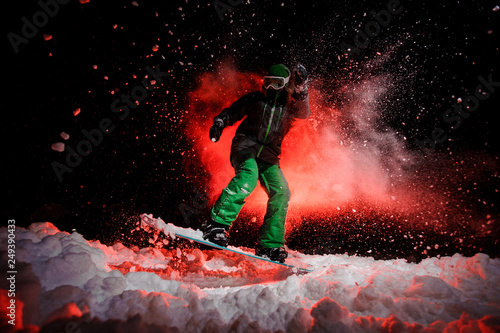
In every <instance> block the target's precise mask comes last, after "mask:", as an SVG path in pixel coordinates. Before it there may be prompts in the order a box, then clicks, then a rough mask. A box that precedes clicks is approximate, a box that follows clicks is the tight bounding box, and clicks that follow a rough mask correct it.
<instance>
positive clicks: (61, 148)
mask: <svg viewBox="0 0 500 333" xmlns="http://www.w3.org/2000/svg"><path fill="white" fill-rule="evenodd" d="M64 147H65V145H64V143H63V142H56V143H53V144H52V145H51V146H50V148H52V150H55V151H58V152H60V153H62V152H63V151H64Z"/></svg>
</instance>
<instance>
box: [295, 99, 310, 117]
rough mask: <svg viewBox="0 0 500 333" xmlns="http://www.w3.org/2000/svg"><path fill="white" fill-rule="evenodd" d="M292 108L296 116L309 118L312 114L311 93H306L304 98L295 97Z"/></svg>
mask: <svg viewBox="0 0 500 333" xmlns="http://www.w3.org/2000/svg"><path fill="white" fill-rule="evenodd" d="M292 98H293V95H292ZM291 110H292V115H293V117H294V118H299V119H306V118H308V117H309V116H310V115H311V109H310V108H309V94H307V93H306V94H305V96H304V97H302V98H297V99H295V98H294V99H293V100H292V102H291Z"/></svg>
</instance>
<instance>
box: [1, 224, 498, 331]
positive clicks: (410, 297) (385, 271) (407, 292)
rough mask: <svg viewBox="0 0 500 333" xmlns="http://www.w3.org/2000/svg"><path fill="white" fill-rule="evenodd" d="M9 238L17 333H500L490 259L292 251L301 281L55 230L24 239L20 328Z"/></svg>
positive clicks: (20, 236)
mask: <svg viewBox="0 0 500 333" xmlns="http://www.w3.org/2000/svg"><path fill="white" fill-rule="evenodd" d="M166 229H169V227H166ZM165 231H166V232H167V233H168V230H165ZM171 231H172V230H171ZM7 236H8V232H7V228H2V229H0V244H1V247H0V249H1V250H2V265H3V266H2V267H3V268H2V274H3V276H2V279H1V281H2V282H1V283H2V284H1V285H0V286H1V287H2V289H4V290H2V292H1V294H0V300H1V302H0V303H2V307H1V310H0V312H1V313H2V320H3V321H2V327H4V328H5V327H8V329H9V330H10V331H12V332H14V331H15V329H22V328H23V327H24V329H25V331H30V330H29V328H31V331H33V332H37V331H38V329H41V330H42V331H44V332H45V331H47V332H50V331H52V332H67V331H68V329H70V330H69V331H70V332H77V331H78V332H94V333H95V332H104V331H106V332H108V331H110V332H111V331H114V332H170V331H172V332H276V331H281V332H500V259H492V258H490V257H488V256H487V255H485V254H480V253H478V254H476V255H475V256H473V257H470V258H467V257H463V256H461V255H459V254H456V255H454V256H452V257H442V258H439V259H438V258H430V259H426V260H423V261H422V262H420V263H418V264H415V263H407V262H406V261H405V260H374V259H373V258H370V257H357V256H348V255H323V256H321V255H303V254H300V253H297V252H293V251H292V253H291V254H292V255H293V256H295V257H300V258H301V260H302V261H304V262H307V263H310V264H312V265H314V266H315V267H316V269H315V271H314V272H312V273H309V274H302V275H296V274H293V272H291V271H290V270H288V269H287V268H285V267H282V266H279V265H275V264H272V263H266V262H263V261H260V260H255V259H249V258H247V257H244V256H241V255H238V254H235V253H231V252H229V251H219V250H204V251H201V250H199V249H196V248H177V249H173V250H166V249H163V248H155V247H149V248H143V249H139V248H127V247H125V246H123V245H122V244H119V243H118V244H115V245H113V246H106V245H103V244H101V243H100V242H99V241H90V240H86V239H84V238H83V237H82V235H80V234H78V233H76V232H73V233H71V234H70V233H67V232H62V231H59V230H58V229H57V228H56V227H55V226H54V225H53V224H51V223H35V224H32V225H31V226H30V227H29V228H28V229H23V228H17V229H16V237H15V240H16V253H15V255H16V269H17V272H18V273H17V275H16V301H17V302H18V303H19V302H22V303H23V307H22V308H18V309H17V311H18V312H17V322H16V326H15V328H14V327H11V326H12V325H8V324H5V321H4V318H6V315H5V314H6V313H5V311H6V310H5V309H6V307H5V306H4V305H5V304H7V303H6V302H7V301H8V300H6V297H7V290H8V289H9V287H8V284H7V282H6V281H7V280H6V277H5V275H6V273H5V272H6V271H7V269H6V266H5V265H6V263H7V259H8V258H7V250H6V249H7V239H8V237H7ZM246 250H248V249H246ZM68 327H69V328H68ZM13 329H14V330H13Z"/></svg>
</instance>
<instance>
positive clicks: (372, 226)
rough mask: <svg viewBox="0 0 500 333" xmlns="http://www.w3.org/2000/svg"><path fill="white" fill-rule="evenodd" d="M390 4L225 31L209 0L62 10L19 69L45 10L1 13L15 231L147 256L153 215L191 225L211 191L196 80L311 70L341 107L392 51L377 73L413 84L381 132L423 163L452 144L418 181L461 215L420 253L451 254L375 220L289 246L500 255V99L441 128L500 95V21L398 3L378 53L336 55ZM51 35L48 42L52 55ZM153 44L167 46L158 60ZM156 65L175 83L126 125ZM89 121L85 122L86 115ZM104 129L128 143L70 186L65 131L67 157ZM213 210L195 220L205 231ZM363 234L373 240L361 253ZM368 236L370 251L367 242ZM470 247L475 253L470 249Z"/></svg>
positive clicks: (246, 23)
mask: <svg viewBox="0 0 500 333" xmlns="http://www.w3.org/2000/svg"><path fill="white" fill-rule="evenodd" d="M223 2H224V1H223ZM387 3H388V1H318V2H314V1H300V2H298V1H296V2H288V1H283V2H282V1H252V2H251V3H246V2H242V3H240V4H238V2H233V4H234V6H233V8H232V9H233V10H232V11H231V12H225V13H224V14H223V20H221V19H220V17H219V16H218V14H217V11H216V9H215V8H214V6H213V2H210V1H208V2H204V1H201V2H200V1H189V2H185V1H137V4H138V6H135V5H133V4H132V2H131V1H105V2H103V1H96V0H90V2H89V3H86V4H81V3H80V2H79V1H76V0H73V1H70V2H69V3H68V4H64V5H59V9H58V13H57V14H56V15H55V16H54V17H52V18H50V19H49V20H48V23H47V24H46V25H44V26H43V27H40V28H39V29H38V30H39V31H38V33H37V34H36V36H35V37H33V38H31V39H30V40H29V42H28V43H27V44H22V45H20V46H19V49H20V50H19V52H18V53H17V54H16V53H15V52H14V50H13V48H12V46H11V44H10V42H9V40H8V38H7V34H8V33H9V32H14V33H16V34H21V28H22V25H23V21H22V20H21V18H22V17H26V18H27V19H28V20H29V21H31V22H32V21H33V19H32V18H33V15H34V14H35V13H36V12H38V11H40V10H41V8H40V5H39V4H38V3H37V2H36V1H22V2H19V1H18V2H9V3H8V4H5V5H4V6H7V9H5V10H4V11H3V19H2V25H3V36H4V39H3V40H4V44H3V45H4V49H3V50H4V62H3V73H4V74H3V78H4V81H5V82H4V85H3V91H2V99H1V100H0V107H1V112H0V114H1V124H2V140H1V143H2V185H3V186H2V192H3V199H2V208H1V212H2V218H3V220H4V221H6V220H7V219H12V218H14V219H16V221H17V225H18V226H20V227H26V226H28V225H29V224H30V223H32V222H40V221H50V222H52V223H54V224H55V225H56V226H57V227H58V228H59V229H61V230H66V231H71V230H72V229H76V230H77V231H78V232H80V233H82V234H83V235H84V236H85V237H86V238H87V239H91V238H93V239H100V240H101V241H103V242H108V243H111V242H114V241H124V242H125V243H137V242H139V241H138V240H134V239H130V238H129V237H128V234H129V231H130V229H133V228H134V227H135V226H136V222H137V216H138V214H140V213H143V212H149V213H153V214H154V215H155V216H159V215H161V216H162V217H163V218H164V219H165V220H169V221H170V222H177V223H178V224H180V225H183V224H184V223H185V220H184V219H183V216H182V214H181V211H180V209H179V205H182V204H184V205H185V206H192V202H193V195H195V194H193V188H194V189H200V191H201V192H203V190H202V189H203V182H204V180H206V177H205V176H206V175H205V174H204V170H203V169H202V167H201V164H199V163H198V161H196V157H193V158H192V159H191V160H190V161H188V162H189V163H190V165H191V166H192V165H194V166H195V170H196V165H199V166H198V170H197V171H198V172H197V173H196V176H193V174H192V173H191V174H187V173H186V169H185V168H184V167H183V165H184V164H185V163H186V161H185V159H186V158H187V157H186V155H184V156H183V155H181V152H182V151H184V150H185V149H186V147H190V145H192V143H191V142H190V141H189V140H188V138H187V137H186V136H185V135H184V134H183V128H184V126H188V125H186V124H183V123H182V120H183V113H184V110H185V108H186V102H187V92H189V91H191V90H193V89H195V88H196V86H197V77H198V76H199V75H200V73H203V72H206V71H213V70H215V68H217V66H218V65H219V64H220V63H221V62H223V61H230V62H233V63H234V65H235V67H236V68H238V69H239V70H241V71H253V72H263V71H265V69H266V68H267V67H268V66H269V65H271V64H273V63H280V62H284V63H287V64H293V63H295V62H301V63H303V64H304V65H305V66H306V68H308V70H309V72H310V75H311V77H312V78H314V79H316V82H317V83H316V84H317V86H318V87H319V88H325V91H328V92H329V93H328V94H330V96H326V98H327V99H328V100H329V101H330V102H331V103H332V104H337V105H341V104H342V103H343V96H341V95H339V94H336V93H335V91H337V90H336V87H340V86H342V85H343V84H345V83H347V82H352V81H355V80H358V79H359V78H360V77H362V76H366V73H367V71H369V69H367V68H366V64H367V63H368V61H369V60H370V59H374V58H376V57H377V52H379V51H382V52H384V53H387V51H388V50H392V51H391V56H390V60H389V61H387V62H386V63H385V64H384V66H383V67H382V68H378V69H376V70H373V71H374V72H372V73H371V74H373V75H375V74H377V73H376V72H375V71H378V72H385V71H387V72H390V73H393V74H394V73H396V74H397V75H398V76H399V77H407V78H408V80H407V81H405V82H404V84H401V87H400V88H399V89H397V91H395V92H394V94H393V96H392V97H391V100H390V104H391V105H390V107H388V110H389V112H388V113H387V114H388V116H387V118H386V119H385V122H386V124H388V125H390V126H391V127H392V128H394V129H395V130H397V131H398V132H399V133H401V134H402V135H404V136H406V137H407V138H408V143H409V146H410V148H411V149H416V148H417V147H416V146H415V144H414V142H415V141H414V140H415V139H423V138H424V137H425V136H430V133H432V130H433V129H434V128H436V126H437V127H442V128H444V129H445V130H446V133H447V134H449V137H450V140H448V141H447V142H445V143H443V144H440V145H438V146H437V147H436V150H435V151H434V152H427V153H426V155H423V156H424V157H425V162H424V165H423V166H422V168H428V170H430V169H432V170H434V172H432V173H428V176H427V178H428V180H429V181H431V182H435V184H436V186H437V187H440V186H441V187H442V190H443V192H446V191H448V192H449V193H448V195H449V197H450V201H452V202H453V204H454V205H458V206H460V205H462V206H463V208H464V209H462V210H460V214H459V215H460V218H459V220H460V221H462V222H463V225H462V224H460V223H459V224H457V225H454V228H455V229H456V233H455V235H452V236H450V235H449V233H448V234H446V235H443V233H442V232H434V231H432V230H429V231H428V232H427V233H425V232H424V233H422V234H423V235H424V237H423V238H424V240H425V244H423V245H422V244H419V246H420V247H422V246H424V248H425V246H426V244H427V243H428V244H431V245H433V244H436V243H440V244H447V245H446V248H445V249H443V247H441V248H440V249H434V247H432V249H431V250H429V251H421V250H418V251H415V250H414V249H415V244H417V243H415V242H407V241H406V240H405V239H406V238H405V239H403V238H401V237H402V236H401V235H403V234H409V233H410V232H412V230H413V229H412V228H414V227H413V226H406V227H404V228H403V229H405V228H406V229H405V231H404V232H403V233H401V227H399V231H398V230H397V229H398V218H400V217H397V216H385V215H383V214H378V215H377V213H376V212H375V213H373V212H370V213H367V212H364V213H363V214H362V215H359V216H355V218H354V219H352V218H351V219H349V217H342V216H340V217H339V216H332V215H331V214H329V212H319V214H318V215H317V216H309V217H305V218H304V224H303V226H304V227H303V228H302V229H301V230H297V231H296V232H294V234H293V235H292V237H291V239H290V240H289V245H290V246H291V247H294V248H297V249H301V250H304V251H309V252H313V253H326V252H328V253H331V252H341V253H343V252H346V251H347V252H350V253H366V251H367V250H368V249H373V251H371V252H369V253H371V255H375V256H377V255H379V256H381V257H392V256H403V257H407V258H409V257H412V256H417V257H425V256H426V255H444V254H453V253H455V252H459V253H463V254H466V255H467V254H473V253H476V252H478V251H482V252H486V253H489V254H490V255H493V256H496V255H498V253H499V252H498V243H496V239H498V236H499V235H498V228H497V226H498V208H497V203H498V188H499V187H498V175H497V170H498V159H497V157H498V152H499V145H498V142H499V134H498V133H499V131H498V129H497V126H498V121H497V120H498V116H497V115H498V112H499V111H500V110H499V105H500V103H499V98H500V97H499V96H500V92H498V91H497V92H495V93H493V94H491V96H490V97H489V98H488V99H487V100H485V101H483V102H481V105H480V108H479V109H478V110H477V111H476V112H475V113H473V114H472V115H471V117H470V118H468V119H466V120H464V122H463V124H462V125H461V127H460V128H459V129H458V130H456V131H450V130H449V127H448V128H446V125H447V124H444V123H443V122H442V120H441V117H442V114H443V112H444V110H446V109H447V108H449V107H451V106H452V105H453V104H455V103H456V101H457V98H458V97H462V98H465V97H466V96H467V95H469V94H473V93H474V89H475V88H476V86H477V85H478V83H479V82H478V80H477V77H478V76H479V75H482V76H483V77H485V78H486V77H487V76H488V75H489V74H490V73H492V75H493V80H494V81H500V73H499V71H498V60H499V46H500V38H499V33H500V29H498V20H499V15H500V11H495V10H493V8H494V7H495V5H496V3H495V2H494V1H483V2H481V4H478V3H477V2H476V1H472V0H471V1H460V2H458V1H443V2H441V1H424V2H423V3H420V2H419V3H418V4H417V3H415V2H414V3H410V2H409V1H408V2H405V1H401V5H400V6H402V7H403V11H402V13H401V14H398V15H397V16H393V17H392V19H391V22H390V24H389V25H388V26H387V27H386V28H383V29H382V30H381V32H380V34H378V35H377V36H375V37H373V38H372V39H371V40H370V43H369V45H368V46H367V47H366V48H364V49H362V50H360V51H359V52H355V53H352V54H351V56H350V57H349V58H348V57H346V56H345V55H344V54H343V53H342V52H341V50H340V49H339V47H338V45H339V43H340V42H346V43H350V44H354V43H353V41H354V36H355V34H356V31H357V30H356V29H364V26H365V25H366V23H367V22H369V21H372V20H373V19H372V18H371V17H370V11H372V10H375V11H380V10H382V9H385V8H387ZM114 25H116V28H114V27H113V26H114ZM43 34H48V35H52V39H51V40H48V41H46V40H44V38H43ZM154 45H158V46H159V49H158V51H156V52H154V51H152V47H153V46H154ZM157 64H159V66H160V68H161V71H163V72H167V71H168V72H169V75H170V76H169V77H168V78H165V79H164V80H163V82H162V83H161V87H160V89H157V90H155V91H153V92H151V93H149V95H148V97H147V98H146V99H145V100H144V102H142V103H140V105H139V106H138V107H137V108H136V109H134V110H132V111H131V114H130V116H129V117H128V118H126V119H125V120H120V119H119V118H118V115H116V114H113V113H112V112H111V111H110V107H109V106H110V104H111V103H112V102H113V101H114V100H115V99H116V98H117V97H118V96H119V95H120V94H121V93H130V91H131V89H132V88H133V87H135V86H136V85H140V84H141V82H142V78H143V77H144V75H145V74H146V72H145V70H144V69H145V68H146V67H147V66H156V65H157ZM94 65H97V69H94V68H93V66H94ZM105 77H106V78H105ZM113 90H114V91H115V94H111V93H110V92H111V91H113ZM167 90H168V92H169V93H168V94H165V91H167ZM497 90H500V87H499V88H497ZM332 92H333V93H332ZM77 108H80V109H81V113H80V114H79V115H77V116H74V115H73V111H74V110H75V109H77ZM417 116H418V117H417ZM104 117H108V118H111V119H112V120H113V124H114V125H116V129H115V130H114V131H113V132H112V133H109V134H106V135H105V137H104V139H103V142H102V144H100V145H99V146H98V147H95V148H94V149H93V151H92V153H91V154H90V155H89V156H86V157H83V161H82V163H81V164H80V165H79V166H78V167H76V168H74V170H73V172H72V173H66V174H64V180H63V181H62V182H59V181H58V180H57V178H56V176H55V174H54V171H53V170H52V166H51V163H52V162H53V161H58V162H60V163H64V156H65V155H66V153H59V152H56V151H54V150H52V149H51V144H52V143H55V142H61V141H64V140H62V139H61V137H60V136H59V135H60V133H61V132H62V131H64V132H66V133H69V134H70V135H71V137H70V139H69V140H68V141H66V142H65V143H66V144H67V145H69V146H72V147H73V148H75V147H76V145H77V144H78V142H79V141H81V140H82V139H84V137H83V135H82V134H81V130H82V129H87V130H91V129H93V128H96V127H97V126H98V123H99V121H100V120H101V119H102V118H104ZM417 118H418V119H417ZM422 154H424V153H422ZM187 156H188V157H189V154H188V155H187ZM443 158H444V159H445V161H443ZM461 161H462V162H461ZM482 162H484V163H482ZM481 164H483V166H481ZM484 164H487V165H488V167H487V168H486V170H485V169H484ZM474 170H477V173H474ZM469 173H471V176H473V177H471V178H474V179H475V180H474V181H473V182H472V183H471V184H469V185H470V189H468V188H463V189H462V190H461V191H459V192H456V191H455V192H453V191H452V190H450V189H448V186H449V184H450V183H453V182H455V181H456V179H455V178H456V177H458V175H461V177H462V178H463V175H464V174H466V175H467V174H469ZM472 173H474V175H472ZM469 190H470V191H469ZM202 194H203V193H202ZM202 196H203V195H202ZM181 207H182V206H181ZM207 209H208V207H205V208H203V207H202V209H200V210H199V211H196V212H195V213H194V214H193V216H192V217H193V220H194V221H195V222H194V223H195V224H196V223H200V222H201V221H202V220H203V216H204V214H206V210H207ZM191 213H193V212H192V211H191ZM448 214H449V215H453V214H456V213H455V212H454V211H452V210H450V211H445V210H444V211H443V216H442V218H443V224H446V221H448V220H447V219H448V218H449V216H448ZM374 216H375V217H374ZM166 217H168V218H166ZM470 220H475V221H476V222H477V223H479V224H480V225H481V224H488V225H489V227H488V228H489V230H493V233H491V232H490V233H489V234H484V233H483V232H482V231H481V228H479V229H476V228H471V227H470V225H469V224H467V221H469V222H470ZM242 221H245V216H242ZM476 222H475V223H476ZM5 223H6V222H5ZM240 223H242V222H240ZM381 224H382V225H383V226H382V227H381ZM367 225H368V227H367ZM312 226H314V227H312ZM243 229H244V228H243ZM255 232H256V231H255V230H250V231H247V233H255ZM360 233H361V236H359V234H360ZM353 234H358V238H359V237H362V238H363V240H362V241H360V239H353V238H352V237H353V236H352V235H353ZM366 234H373V235H374V236H373V237H372V238H371V240H370V241H367V240H366V237H365V236H364V235H366ZM320 235H323V236H320ZM324 235H327V236H324ZM388 235H391V237H393V236H394V235H398V236H397V237H396V236H394V237H396V238H398V240H397V241H396V242H395V244H396V245H390V244H389V245H388V243H387V242H386V238H387V237H388ZM464 237H465V238H467V237H468V239H469V241H465V243H463V242H462V241H459V239H460V238H462V239H463V238H464ZM247 238H248V237H246V234H245V232H241V233H239V234H238V235H236V236H235V237H234V239H233V242H235V243H236V244H237V243H238V242H240V243H241V244H243V245H249V244H247V243H245V239H247Z"/></svg>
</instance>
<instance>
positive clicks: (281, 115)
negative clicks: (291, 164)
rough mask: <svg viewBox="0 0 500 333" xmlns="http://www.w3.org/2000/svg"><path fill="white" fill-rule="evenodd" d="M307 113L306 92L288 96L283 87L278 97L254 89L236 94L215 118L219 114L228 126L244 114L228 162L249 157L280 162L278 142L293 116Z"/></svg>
mask: <svg viewBox="0 0 500 333" xmlns="http://www.w3.org/2000/svg"><path fill="white" fill-rule="evenodd" d="M310 114H311V110H310V108H309V96H308V94H307V93H303V94H292V95H291V96H290V95H289V94H288V93H287V92H286V91H285V92H282V93H281V94H280V97H279V98H278V100H276V101H274V100H271V101H270V100H268V99H266V97H265V96H264V94H263V93H262V92H260V91H255V92H251V93H249V94H246V95H244V96H243V97H241V98H239V99H238V100H237V101H236V102H234V103H233V104H232V105H231V106H230V107H228V108H226V109H224V110H223V111H222V112H221V113H220V114H219V115H218V116H216V117H215V119H217V118H220V119H222V120H223V121H224V125H225V126H231V125H233V124H234V123H236V122H237V121H239V120H241V119H243V118H244V117H245V116H246V118H245V119H244V120H243V121H242V122H241V124H240V125H239V126H238V129H237V130H236V134H235V136H234V139H233V143H232V145H231V164H232V165H233V167H235V168H236V167H237V166H238V165H239V164H240V163H241V162H242V161H243V160H245V159H247V158H248V157H254V158H259V159H261V160H264V161H265V162H268V163H271V164H279V158H280V154H281V143H282V141H283V138H284V137H285V135H286V134H287V133H288V131H289V130H290V128H291V127H292V123H293V121H294V119H297V118H299V119H305V118H307V117H309V115H310Z"/></svg>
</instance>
